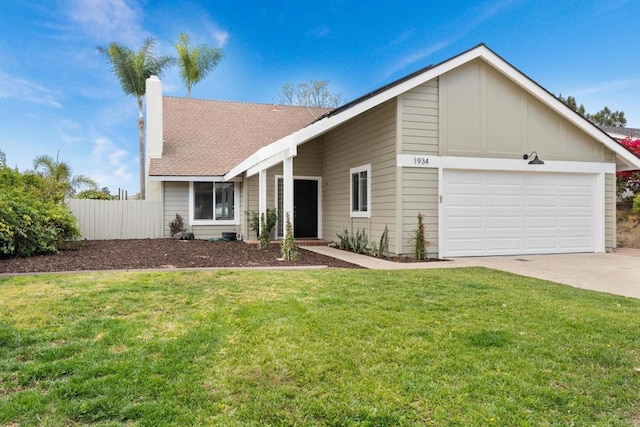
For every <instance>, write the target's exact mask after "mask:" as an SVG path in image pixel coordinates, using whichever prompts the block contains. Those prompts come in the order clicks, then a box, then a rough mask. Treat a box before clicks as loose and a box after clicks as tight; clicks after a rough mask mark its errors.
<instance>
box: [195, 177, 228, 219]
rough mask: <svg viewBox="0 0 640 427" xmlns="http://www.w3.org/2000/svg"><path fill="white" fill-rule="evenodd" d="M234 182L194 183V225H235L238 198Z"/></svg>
mask: <svg viewBox="0 0 640 427" xmlns="http://www.w3.org/2000/svg"><path fill="white" fill-rule="evenodd" d="M236 191H237V189H236V185H235V183H233V182H193V183H192V185H191V216H192V218H191V219H192V221H191V222H192V223H193V224H201V225H206V224H235V223H236V222H237V221H236V211H237V203H238V196H237V194H236Z"/></svg>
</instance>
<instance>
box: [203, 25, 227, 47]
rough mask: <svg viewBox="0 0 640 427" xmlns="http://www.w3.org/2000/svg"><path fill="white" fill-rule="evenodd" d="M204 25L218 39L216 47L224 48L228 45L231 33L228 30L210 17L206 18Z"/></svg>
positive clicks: (209, 33) (210, 34)
mask: <svg viewBox="0 0 640 427" xmlns="http://www.w3.org/2000/svg"><path fill="white" fill-rule="evenodd" d="M203 26H204V28H205V30H206V32H207V33H208V35H209V36H210V37H213V39H214V40H215V41H216V44H217V46H216V47H219V48H224V47H225V46H226V45H227V43H228V42H229V33H228V32H227V31H226V30H224V29H222V28H220V26H219V25H218V24H217V23H215V22H213V21H210V20H209V19H208V18H205V22H204V24H203Z"/></svg>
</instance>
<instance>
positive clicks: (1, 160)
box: [0, 150, 7, 168]
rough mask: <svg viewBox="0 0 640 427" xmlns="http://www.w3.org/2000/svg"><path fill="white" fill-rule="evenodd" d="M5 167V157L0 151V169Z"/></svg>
mask: <svg viewBox="0 0 640 427" xmlns="http://www.w3.org/2000/svg"><path fill="white" fill-rule="evenodd" d="M5 166H7V155H6V154H4V151H2V150H0V168H3V167H5Z"/></svg>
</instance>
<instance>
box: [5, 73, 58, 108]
mask: <svg viewBox="0 0 640 427" xmlns="http://www.w3.org/2000/svg"><path fill="white" fill-rule="evenodd" d="M55 95H56V94H55V93H54V92H53V91H52V90H50V89H48V88H46V87H44V86H40V85H39V84H36V83H33V82H32V81H29V80H27V79H24V78H22V77H17V76H12V75H10V74H7V73H5V72H3V71H0V99H2V98H15V99H21V100H25V101H29V102H34V103H36V104H41V105H46V106H47V107H54V108H62V104H61V103H60V102H58V101H57V100H56V96H55Z"/></svg>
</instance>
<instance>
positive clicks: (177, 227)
mask: <svg viewBox="0 0 640 427" xmlns="http://www.w3.org/2000/svg"><path fill="white" fill-rule="evenodd" d="M185 231H187V229H186V228H185V226H184V220H183V219H182V216H181V215H180V214H176V217H175V218H174V219H173V220H171V221H170V222H169V233H170V234H171V237H174V236H175V235H176V234H178V233H183V232H185Z"/></svg>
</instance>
